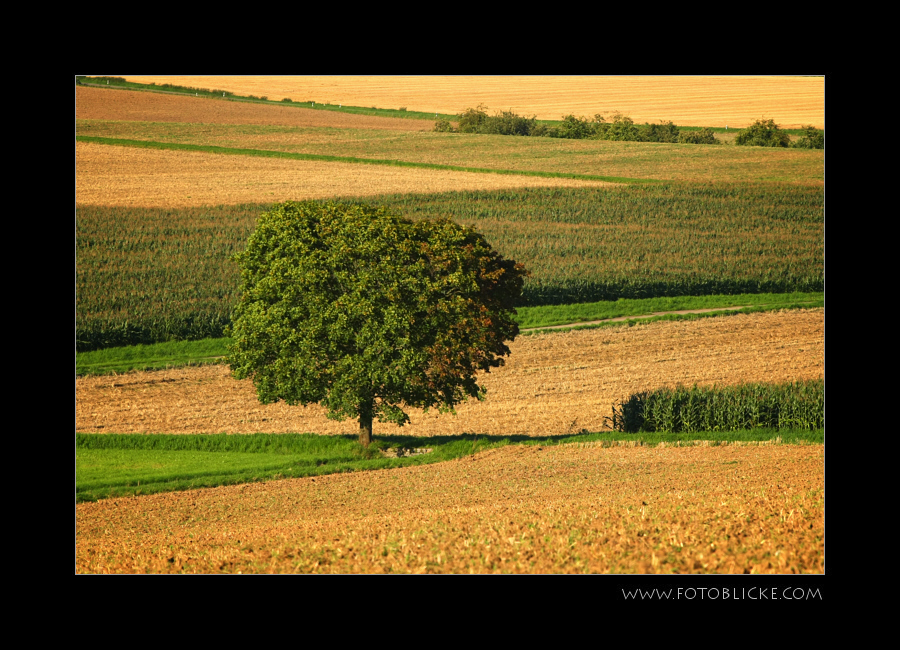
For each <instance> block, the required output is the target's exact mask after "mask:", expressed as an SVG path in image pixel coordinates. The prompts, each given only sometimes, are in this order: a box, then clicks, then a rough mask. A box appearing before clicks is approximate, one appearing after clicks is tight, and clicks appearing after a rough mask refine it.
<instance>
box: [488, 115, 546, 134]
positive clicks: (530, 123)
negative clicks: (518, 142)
mask: <svg viewBox="0 0 900 650" xmlns="http://www.w3.org/2000/svg"><path fill="white" fill-rule="evenodd" d="M536 124H537V118H536V117H534V116H532V117H530V118H528V117H522V116H521V115H518V114H517V113H514V112H513V111H501V112H500V113H497V114H496V115H494V116H493V117H489V118H488V119H487V120H485V122H484V124H483V125H482V127H481V131H480V132H481V133H492V134H495V135H531V131H532V129H534V127H535V125H536Z"/></svg>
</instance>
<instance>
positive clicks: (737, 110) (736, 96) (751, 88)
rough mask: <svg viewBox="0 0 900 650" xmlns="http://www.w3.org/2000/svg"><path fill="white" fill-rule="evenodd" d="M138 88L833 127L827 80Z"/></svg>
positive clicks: (268, 81) (312, 82) (348, 79)
mask: <svg viewBox="0 0 900 650" xmlns="http://www.w3.org/2000/svg"><path fill="white" fill-rule="evenodd" d="M118 76H123V77H125V78H126V79H127V80H128V81H136V82H139V83H151V82H155V83H157V84H162V83H173V84H178V85H183V86H191V87H195V88H221V89H223V90H228V91H231V92H234V93H236V94H239V95H245V96H246V95H256V96H267V97H268V98H269V99H272V100H281V99H282V98H284V97H289V98H290V99H292V100H294V101H298V102H302V101H309V100H314V101H318V102H325V103H329V104H345V105H348V106H378V107H379V108H399V107H406V108H408V109H409V110H416V111H435V112H438V113H445V114H456V113H459V112H460V111H462V110H464V109H465V108H468V107H474V106H476V105H478V104H481V103H483V104H486V105H487V106H488V107H489V108H491V109H494V110H513V111H516V112H517V113H520V114H524V115H528V116H531V115H532V114H534V115H536V116H537V117H538V119H544V120H558V119H560V118H561V117H562V116H563V115H565V114H569V113H574V114H575V115H587V116H592V115H594V114H595V113H603V114H606V115H609V114H610V113H612V112H614V111H620V112H622V113H624V114H626V115H629V116H630V117H631V118H632V119H633V120H634V121H635V122H638V123H642V122H658V121H660V120H672V121H673V122H675V123H676V124H678V125H680V126H718V127H724V126H726V125H728V126H730V127H732V128H735V127H737V128H742V127H745V126H748V125H749V124H751V123H752V122H753V121H754V120H756V119H758V118H760V117H762V116H765V117H772V118H774V119H775V120H776V121H777V122H778V123H779V124H780V125H781V126H782V127H784V128H798V127H800V126H801V125H803V124H812V125H813V126H815V127H817V128H824V125H825V101H824V100H825V79H824V78H823V77H786V76H783V77H772V76H770V77H762V76H748V77H722V76H719V77H670V76H664V77H660V76H619V77H585V76H581V77H571V76H570V77H561V76H558V77H548V76H545V77H509V76H507V77H496V76H474V77H473V76H456V77H437V76H426V77H417V76H408V77H360V76H345V77H343V76H342V77H335V76H331V77H328V76H317V77H302V76H290V77H259V76H256V77H249V76H229V77H203V76H165V77H160V76H156V77H154V76H139V75H118Z"/></svg>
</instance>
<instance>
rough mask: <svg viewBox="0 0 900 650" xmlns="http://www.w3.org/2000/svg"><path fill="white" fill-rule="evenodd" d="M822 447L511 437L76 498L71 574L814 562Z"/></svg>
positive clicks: (819, 559)
mask: <svg viewBox="0 0 900 650" xmlns="http://www.w3.org/2000/svg"><path fill="white" fill-rule="evenodd" d="M823 484H824V450H823V448H822V447H821V446H819V445H815V446H788V445H777V446H761V447H735V446H728V447H689V448H621V447H614V448H609V449H603V448H598V447H594V448H576V447H573V446H560V447H547V448H540V447H521V446H518V447H515V446H514V447H505V448H501V449H495V450H490V451H487V452H483V453H481V454H478V455H476V456H474V457H468V458H463V459H460V460H457V461H452V462H449V463H441V464H436V465H426V466H420V467H408V468H401V469H395V470H390V471H382V472H364V473H356V474H337V475H331V476H322V477H316V478H305V479H288V480H282V481H275V482H269V483H263V484H249V485H241V486H232V487H220V488H213V489H206V490H191V491H187V492H178V493H173V494H157V495H150V496H142V497H131V498H116V499H106V500H103V501H100V502H97V503H83V504H79V505H78V506H76V526H77V528H78V537H77V540H76V548H75V566H76V571H77V572H79V573H142V572H152V573H217V572H224V573H287V572H296V573H390V572H402V573H587V572H590V573H593V572H596V573H822V572H824V504H823V500H824V491H823V489H822V486H823Z"/></svg>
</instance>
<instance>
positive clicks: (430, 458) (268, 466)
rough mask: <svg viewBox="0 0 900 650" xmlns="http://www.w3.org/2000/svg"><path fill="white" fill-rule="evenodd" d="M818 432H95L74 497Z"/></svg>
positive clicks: (819, 436)
mask: <svg viewBox="0 0 900 650" xmlns="http://www.w3.org/2000/svg"><path fill="white" fill-rule="evenodd" d="M823 442H824V430H817V431H804V430H799V429H797V430H776V429H753V430H743V431H734V432H721V431H717V432H701V433H691V434H667V433H659V432H656V433H642V434H636V435H635V434H622V433H620V432H614V431H611V432H602V433H588V432H583V433H580V434H576V435H561V436H546V437H537V438H534V437H526V436H486V435H477V434H465V435H461V436H436V437H433V438H427V439H426V438H416V437H412V436H381V437H379V438H378V439H376V440H375V442H374V443H373V444H372V446H371V447H370V448H369V449H368V450H367V449H364V448H363V447H361V446H360V445H359V443H358V442H357V436H356V435H344V436H321V435H316V434H265V433H256V434H232V435H228V434H208V435H176V434H149V435H143V434H95V433H79V434H76V436H75V452H76V460H75V466H76V481H75V501H76V503H80V502H84V501H97V500H99V499H105V498H112V497H124V496H136V495H144V494H156V493H160V492H174V491H181V490H190V489H195V488H205V487H217V486H222V485H236V484H240V483H252V482H258V481H268V480H277V479H283V478H302V477H315V476H322V475H325V474H335V473H342V472H358V471H370V470H380V469H393V468H397V467H406V466H410V465H423V464H430V463H437V462H443V461H448V460H453V459H456V458H461V457H464V456H470V455H472V454H475V453H478V452H481V451H486V450H488V449H495V448H499V447H504V446H507V445H512V444H518V445H531V446H538V447H541V446H553V445H581V446H589V447H594V446H601V447H616V446H626V447H640V446H659V445H662V446H667V445H670V446H694V445H701V446H716V445H729V444H743V445H759V444H822V443H823Z"/></svg>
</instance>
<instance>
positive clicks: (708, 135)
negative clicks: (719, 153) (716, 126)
mask: <svg viewBox="0 0 900 650" xmlns="http://www.w3.org/2000/svg"><path fill="white" fill-rule="evenodd" d="M678 142H681V143H682V144H719V141H718V140H716V136H715V134H714V133H713V130H712V129H711V128H709V127H704V128H702V129H700V130H699V131H682V132H681V133H679V134H678Z"/></svg>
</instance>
